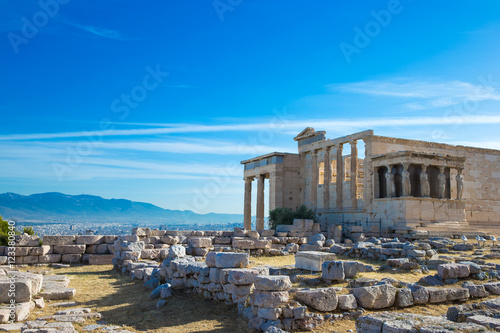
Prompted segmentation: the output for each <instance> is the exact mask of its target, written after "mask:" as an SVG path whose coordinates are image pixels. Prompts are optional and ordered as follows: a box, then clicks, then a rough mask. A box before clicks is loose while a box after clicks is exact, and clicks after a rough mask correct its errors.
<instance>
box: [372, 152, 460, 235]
mask: <svg viewBox="0 0 500 333" xmlns="http://www.w3.org/2000/svg"><path fill="white" fill-rule="evenodd" d="M371 163H372V168H373V181H372V184H373V194H374V200H373V211H374V214H375V218H379V219H381V221H382V224H383V223H384V221H389V220H390V221H392V222H393V223H394V224H395V225H398V223H399V225H405V226H412V225H413V224H415V225H422V223H436V222H451V221H453V222H464V223H465V222H466V221H467V219H466V215H465V200H463V198H462V194H463V190H464V178H463V175H462V172H463V169H464V164H465V157H461V156H452V155H440V154H432V153H420V152H414V151H399V152H395V153H388V154H383V155H378V156H373V157H372V161H371Z"/></svg>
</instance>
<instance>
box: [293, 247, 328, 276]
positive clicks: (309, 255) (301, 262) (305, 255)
mask: <svg viewBox="0 0 500 333" xmlns="http://www.w3.org/2000/svg"><path fill="white" fill-rule="evenodd" d="M332 260H335V254H334V253H327V252H318V251H303V252H297V253H296V254H295V267H296V268H300V269H305V270H309V271H314V272H321V271H322V265H323V263H324V262H325V261H332Z"/></svg>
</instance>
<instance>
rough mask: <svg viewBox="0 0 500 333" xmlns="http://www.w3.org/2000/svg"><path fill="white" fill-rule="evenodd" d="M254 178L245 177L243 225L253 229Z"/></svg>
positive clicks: (246, 228) (247, 228)
mask: <svg viewBox="0 0 500 333" xmlns="http://www.w3.org/2000/svg"><path fill="white" fill-rule="evenodd" d="M252 180H253V179H252V178H245V203H244V206H243V227H244V228H245V230H252Z"/></svg>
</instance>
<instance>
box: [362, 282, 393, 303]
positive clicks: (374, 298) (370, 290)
mask: <svg viewBox="0 0 500 333" xmlns="http://www.w3.org/2000/svg"><path fill="white" fill-rule="evenodd" d="M396 291H397V289H396V288H395V287H393V286H392V285H388V284H384V285H379V286H371V287H362V288H354V289H353V295H354V297H356V300H357V302H358V304H359V305H361V306H362V307H363V308H367V309H383V308H388V307H391V306H393V305H394V302H395V301H396Z"/></svg>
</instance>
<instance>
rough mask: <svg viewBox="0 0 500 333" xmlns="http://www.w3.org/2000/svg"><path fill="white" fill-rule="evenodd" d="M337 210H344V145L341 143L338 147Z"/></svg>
mask: <svg viewBox="0 0 500 333" xmlns="http://www.w3.org/2000/svg"><path fill="white" fill-rule="evenodd" d="M336 148H337V205H336V208H337V209H342V208H343V206H344V205H343V199H344V198H343V196H342V194H343V193H342V192H343V190H342V183H343V182H344V160H343V159H342V148H343V144H342V143H340V144H339V145H338V146H337V147H336Z"/></svg>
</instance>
